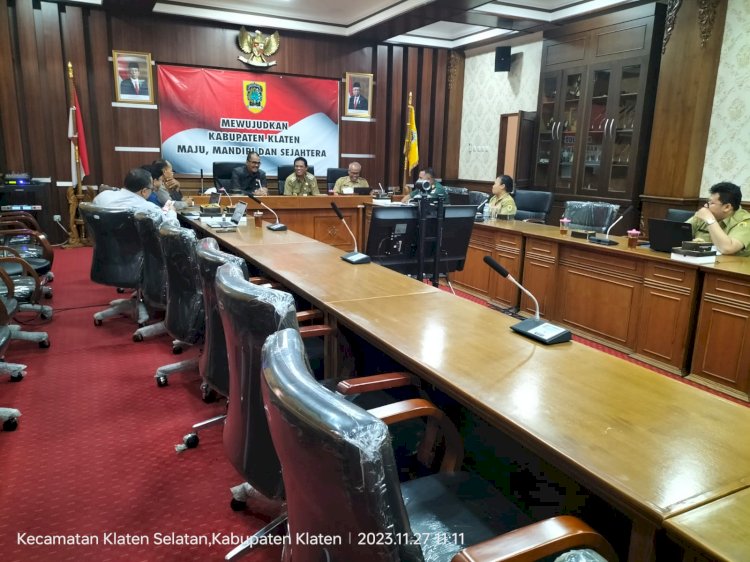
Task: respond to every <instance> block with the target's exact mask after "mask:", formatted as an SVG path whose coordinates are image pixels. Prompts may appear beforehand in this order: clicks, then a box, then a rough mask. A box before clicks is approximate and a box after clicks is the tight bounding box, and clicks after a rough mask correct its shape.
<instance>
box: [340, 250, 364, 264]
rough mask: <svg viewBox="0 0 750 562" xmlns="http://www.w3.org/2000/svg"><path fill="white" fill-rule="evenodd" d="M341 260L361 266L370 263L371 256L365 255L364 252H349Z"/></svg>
mask: <svg viewBox="0 0 750 562" xmlns="http://www.w3.org/2000/svg"><path fill="white" fill-rule="evenodd" d="M341 259H342V260H344V261H345V262H349V263H352V264H354V265H359V264H361V263H370V261H372V260H370V256H368V255H366V254H363V253H362V252H348V253H346V254H344V255H343V256H341Z"/></svg>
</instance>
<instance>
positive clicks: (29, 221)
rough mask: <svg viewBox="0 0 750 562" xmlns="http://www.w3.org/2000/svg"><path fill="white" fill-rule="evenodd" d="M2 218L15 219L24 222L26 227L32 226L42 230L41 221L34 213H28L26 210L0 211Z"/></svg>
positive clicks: (39, 230) (31, 227) (38, 230)
mask: <svg viewBox="0 0 750 562" xmlns="http://www.w3.org/2000/svg"><path fill="white" fill-rule="evenodd" d="M0 220H14V221H18V222H20V223H22V224H24V228H30V229H31V230H36V231H37V232H41V231H42V229H41V228H40V227H39V223H38V222H37V220H36V219H35V218H34V215H32V214H30V213H27V212H26V211H5V212H3V213H0Z"/></svg>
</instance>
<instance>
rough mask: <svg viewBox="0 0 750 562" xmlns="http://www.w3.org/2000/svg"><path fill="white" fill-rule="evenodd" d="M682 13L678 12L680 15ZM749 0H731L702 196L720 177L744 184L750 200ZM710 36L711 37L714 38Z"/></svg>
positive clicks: (744, 198)
mask: <svg viewBox="0 0 750 562" xmlns="http://www.w3.org/2000/svg"><path fill="white" fill-rule="evenodd" d="M678 17H679V16H678ZM748 29H750V2H748V1H747V0H729V3H728V4H727V21H726V24H725V28H724V40H723V42H722V46H721V60H720V62H719V70H718V74H717V76H716V91H715V93H714V106H713V110H712V113H711V126H710V128H709V132H708V143H707V145H706V158H705V161H704V164H703V178H702V179H701V191H700V194H701V196H702V197H707V196H708V188H709V187H711V186H712V185H713V184H715V183H717V182H720V181H731V182H732V183H736V184H737V185H739V186H740V188H742V195H743V197H742V199H743V200H745V201H747V200H750V93H748V86H749V85H750V34H748V33H747V30H748ZM713 40H714V37H711V38H710V39H709V41H713Z"/></svg>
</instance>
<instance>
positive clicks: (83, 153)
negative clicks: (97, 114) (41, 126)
mask: <svg viewBox="0 0 750 562" xmlns="http://www.w3.org/2000/svg"><path fill="white" fill-rule="evenodd" d="M72 96H73V99H72V100H71V102H72V105H71V106H70V110H69V111H68V139H69V140H70V178H71V180H72V182H73V187H75V186H77V185H78V183H79V182H80V181H83V178H84V177H86V176H88V175H89V153H88V150H87V148H86V136H85V135H84V132H83V117H82V116H81V106H80V104H79V103H78V94H77V93H76V90H75V88H73V94H72ZM76 147H78V151H77V154H76ZM79 171H80V177H79Z"/></svg>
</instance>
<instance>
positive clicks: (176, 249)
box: [159, 219, 205, 344]
mask: <svg viewBox="0 0 750 562" xmlns="http://www.w3.org/2000/svg"><path fill="white" fill-rule="evenodd" d="M159 235H160V237H161V249H162V252H163V253H164V263H165V264H166V271H167V314H166V317H165V319H164V324H165V325H166V327H167V332H169V335H170V336H172V338H174V339H176V340H180V341H183V342H185V343H191V344H193V343H198V342H199V341H201V339H202V338H203V333H204V327H205V317H204V313H203V294H202V293H203V291H202V289H201V281H200V275H199V274H198V260H197V258H196V255H195V245H196V237H195V232H194V231H193V230H191V229H189V228H182V227H180V225H179V223H178V222H177V220H175V219H167V220H165V221H164V222H163V223H162V225H161V227H160V228H159Z"/></svg>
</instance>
